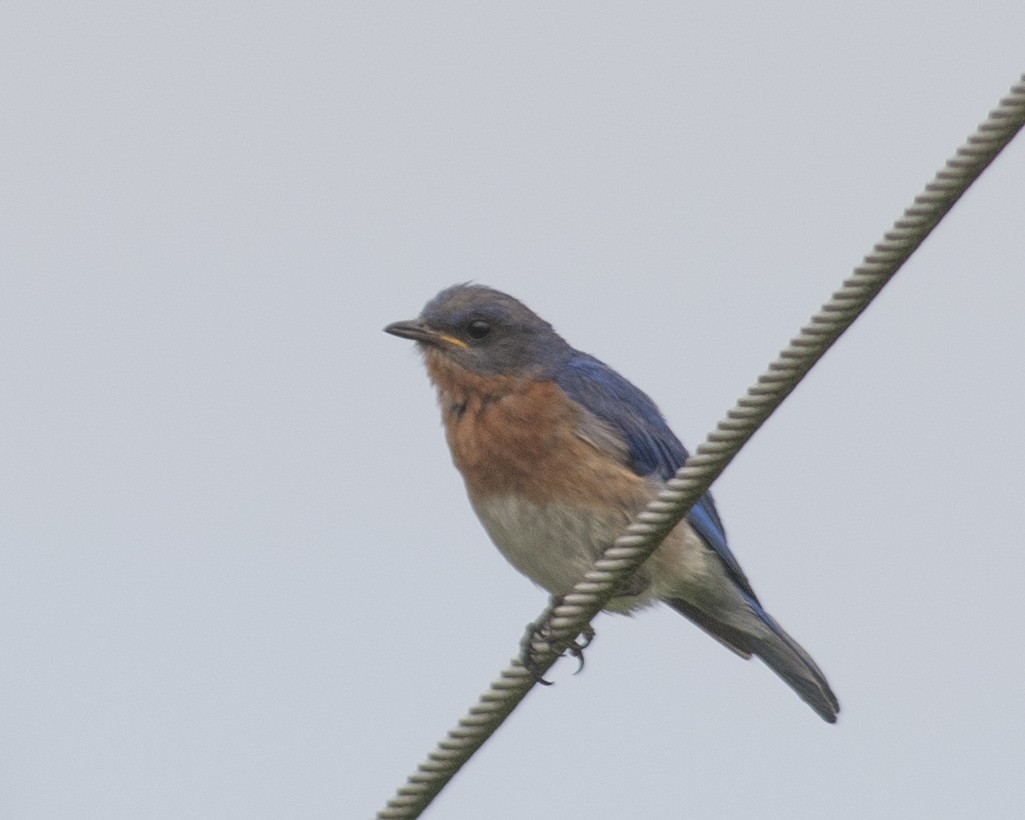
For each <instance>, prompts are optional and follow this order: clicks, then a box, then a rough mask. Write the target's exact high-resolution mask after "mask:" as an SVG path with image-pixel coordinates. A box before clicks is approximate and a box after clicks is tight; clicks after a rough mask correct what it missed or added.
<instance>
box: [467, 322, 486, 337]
mask: <svg viewBox="0 0 1025 820" xmlns="http://www.w3.org/2000/svg"><path fill="white" fill-rule="evenodd" d="M490 332H491V323H490V322H485V321H484V320H483V319H474V320H473V321H472V322H470V324H468V325H467V326H466V335H467V336H469V337H470V338H471V339H483V338H484V337H485V336H487V335H488V334H489V333H490Z"/></svg>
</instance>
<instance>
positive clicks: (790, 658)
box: [666, 595, 840, 723]
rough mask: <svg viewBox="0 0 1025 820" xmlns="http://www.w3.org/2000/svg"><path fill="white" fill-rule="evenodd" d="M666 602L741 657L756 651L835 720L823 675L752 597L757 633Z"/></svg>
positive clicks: (837, 708)
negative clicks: (757, 622) (756, 620)
mask: <svg viewBox="0 0 1025 820" xmlns="http://www.w3.org/2000/svg"><path fill="white" fill-rule="evenodd" d="M746 597H747V596H746V595H745V598H746ZM666 603H668V604H669V605H670V606H671V607H673V609H675V610H676V611H677V612H679V613H680V614H681V615H684V616H685V617H687V618H688V619H690V620H691V621H693V622H694V623H695V624H697V625H698V626H699V627H701V628H702V629H703V630H705V632H707V633H708V634H709V635H711V636H712V637H713V638H715V639H716V640H717V641H719V642H720V643H722V644H723V645H725V646H726V647H727V648H728V649H731V650H733V651H734V652H736V653H737V654H738V655H740V656H741V657H742V658H750V657H751V656H752V655H757V656H758V657H759V658H761V659H762V660H763V661H764V662H765V664H766V666H768V667H769V668H770V669H771V670H772V671H773V672H775V673H776V674H777V675H779V676H780V677H781V678H782V679H783V680H784V681H785V682H786V683H787V685H788V686H790V688H791V689H793V690H794V691H795V692H796V693H797V694H798V696H799V697H800V698H801V700H803V701H804V702H805V703H807V704H808V705H809V706H810V707H811V708H812V709H814V710H815V711H816V712H817V713H818V714H819V716H820V717H821V718H822V719H823V720H825V721H826V722H828V723H836V716H837V713H838V712H839V711H840V703H839V701H837V699H836V695H834V694H833V690H832V689H830V688H829V683H828V682H827V681H826V676H825V675H823V674H822V670H820V669H819V668H818V666H816V665H815V661H813V660H812V659H811V656H810V655H809V654H808V653H807V652H805V651H804V649H803V648H802V647H801V645H800V644H799V643H797V641H795V640H794V639H793V638H791V637H790V636H789V635H788V634H787V633H786V631H784V629H783V627H781V626H780V625H779V624H778V623H776V621H775V620H773V618H772V617H771V616H770V615H769V614H768V613H767V612H766V611H765V610H764V609H762V607H761V606H760V605H759V604H758V603H757V602H756V601H751V600H749V601H748V603H749V605H750V607H751V612H752V614H753V615H754V616H756V617H757V619H758V621H759V624H758V625H759V626H760V627H762V628H760V629H757V630H756V632H757V634H755V633H754V632H748V631H746V630H741V629H738V628H736V627H735V626H732V625H730V624H726V623H724V622H722V621H720V620H718V619H716V618H714V617H712V616H710V615H709V614H708V613H707V612H705V611H703V610H700V609H698V608H696V607H695V606H693V605H692V604H690V603H688V602H686V601H683V600H680V599H673V600H671V601H667V602H666ZM764 627H768V630H766V629H765V628H764Z"/></svg>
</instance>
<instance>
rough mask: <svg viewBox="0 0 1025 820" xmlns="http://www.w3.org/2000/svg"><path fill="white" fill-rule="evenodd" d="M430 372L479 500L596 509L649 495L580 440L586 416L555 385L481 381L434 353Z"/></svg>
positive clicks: (456, 456)
mask: <svg viewBox="0 0 1025 820" xmlns="http://www.w3.org/2000/svg"><path fill="white" fill-rule="evenodd" d="M432 354H433V355H432ZM427 366H428V372H429V373H430V376H431V380H432V381H433V382H434V383H435V385H436V386H437V388H438V398H439V401H440V403H441V409H442V416H443V418H444V422H445V430H446V433H447V437H448V444H449V447H450V449H451V450H452V458H453V461H455V464H456V467H458V468H459V471H460V472H461V473H462V474H463V478H464V479H465V480H466V486H467V490H468V491H469V493H470V495H471V496H473V497H475V498H477V499H484V498H489V497H493V496H508V495H515V496H518V497H519V498H522V499H523V500H526V501H532V502H534V503H538V504H544V503H546V502H548V501H558V502H559V503H579V504H582V505H586V506H590V505H601V504H606V503H609V504H616V505H622V504H623V502H624V500H625V499H628V498H629V499H636V500H637V501H639V502H642V501H643V498H644V497H645V496H646V495H647V494H648V492H649V491H648V490H647V488H646V485H645V482H644V480H643V479H641V478H640V477H639V476H637V475H636V474H634V473H633V471H632V470H630V469H629V468H627V467H625V466H624V465H622V464H621V463H620V462H619V461H618V460H617V459H616V458H614V457H613V456H611V455H609V454H608V453H605V452H602V451H600V450H598V449H597V448H596V447H595V446H594V445H593V444H591V443H589V442H588V441H585V440H584V439H583V438H581V436H579V435H578V434H577V430H578V429H579V428H580V420H581V413H583V412H584V411H583V410H582V409H581V408H580V407H578V406H577V405H575V404H574V403H572V402H571V401H569V400H568V399H567V398H566V397H565V395H564V394H563V393H562V391H561V390H560V389H559V388H558V386H557V385H556V384H555V383H554V382H552V381H534V380H530V379H514V378H512V377H505V376H499V377H490V376H487V377H486V376H481V375H478V374H475V373H471V372H469V371H467V370H465V369H463V368H461V367H458V366H455V365H453V364H452V363H451V362H450V360H449V359H448V358H447V357H446V356H444V355H443V354H441V353H439V352H434V351H430V352H429V353H428V356H427ZM631 506H633V505H631Z"/></svg>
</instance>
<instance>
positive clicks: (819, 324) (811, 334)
mask: <svg viewBox="0 0 1025 820" xmlns="http://www.w3.org/2000/svg"><path fill="white" fill-rule="evenodd" d="M1023 124H1025V75H1022V77H1021V79H1020V80H1019V82H1018V83H1016V84H1015V85H1013V86H1012V87H1011V92H1010V94H1009V95H1008V96H1007V97H1005V98H1003V99H1002V100H1001V101H1000V105H999V106H998V107H997V108H996V109H995V110H993V111H992V112H991V113H990V115H989V117H988V118H987V119H986V121H985V122H983V123H982V125H980V126H979V128H978V129H977V130H976V132H975V133H974V134H972V135H971V136H970V137H969V138H968V140H967V141H966V142H965V144H964V145H962V146H961V147H960V148H958V149H957V153H956V154H955V155H954V157H952V158H951V159H949V160H947V163H946V165H945V166H944V167H943V168H942V169H941V170H940V171H939V172H938V173H937V174H936V177H935V178H934V179H933V181H932V182H930V183H929V184H928V185H926V187H925V190H924V191H923V192H922V193H921V194H919V195H918V196H917V197H915V201H914V203H913V204H912V205H911V206H910V207H909V208H907V209H906V210H905V211H904V215H903V216H902V217H901V218H899V219H898V220H897V221H896V222H895V223H894V225H893V228H892V229H891V230H889V231H887V233H886V234H885V236H884V238H883V240H882V241H881V242H879V243H878V244H877V245H875V246H874V247H873V249H872V252H871V253H869V254H868V255H867V256H866V257H865V260H864V262H863V263H862V264H861V265H859V266H858V267H856V268H855V269H854V272H853V273H852V274H851V276H850V277H848V278H847V279H846V280H845V281H844V283H843V285H842V287H841V288H840V289H839V290H838V291H836V292H835V293H834V294H833V295H832V297H831V298H830V299H829V301H828V302H826V303H825V304H824V305H823V306H822V308H821V309H820V310H819V312H818V313H816V314H815V315H814V316H812V318H811V319H810V320H809V322H808V323H807V324H806V325H805V326H804V327H802V328H801V330H800V333H799V334H798V335H797V337H796V338H794V339H792V340H791V342H790V344H789V345H788V346H787V347H786V348H785V349H784V350H783V351H782V352H781V353H780V354H779V356H778V357H777V359H776V360H775V361H774V362H772V363H771V364H770V365H769V368H768V370H767V371H766V372H765V373H763V374H762V375H761V376H759V378H758V381H757V383H756V384H755V385H754V386H752V387H751V388H749V389H748V391H747V394H746V395H744V396H742V397H741V398H740V399H739V400H738V401H737V404H736V405H735V406H734V407H733V409H732V410H730V411H729V413H728V414H727V416H726V418H725V419H723V420H722V421H720V422H719V424H718V425H717V426H716V429H715V430H714V431H713V432H712V433H710V434H709V436H708V438H707V439H706V440H705V441H704V443H702V444H701V446H700V447H698V449H697V450H696V451H695V452H694V454H693V455H691V457H690V458H688V459H687V462H686V464H684V465H683V467H681V468H680V470H679V471H678V472H677V473H676V476H675V477H674V478H672V479H670V480H669V481H668V482H667V483H666V485H665V487H664V489H663V490H662V491H661V492H660V493H659V494H658V497H657V498H655V499H654V500H653V501H652V502H651V503H650V504H648V506H647V508H646V509H645V510H644V511H643V512H641V513H640V514H639V515H638V516H637V518H636V519H634V521H633V522H631V524H630V526H629V527H628V528H627V531H626V533H625V534H624V535H622V536H621V537H619V538H617V539H616V541H615V543H614V544H613V545H612V546H611V547H610V548H609V549H607V550H605V552H604V553H603V554H602V556H601V558H599V559H598V560H597V561H596V562H595V564H594V567H593V568H592V569H591V570H590V571H589V572H588V573H587V574H586V575H585V576H584V580H583V581H581V582H580V583H579V584H577V585H576V586H575V587H574V588H573V591H572V592H571V593H570V594H569V595H567V596H566V597H565V599H564V600H563V601H562V602H561V603H560V604H558V605H557V606H554V607H549V609H547V610H546V611H545V613H544V614H543V615H542V618H541V619H540V620H539V621H538V623H539V624H544V632H543V634H544V635H545V640H541V639H540V638H538V639H536V640H534V642H533V644H532V648H533V650H534V657H535V658H536V661H537V668H536V671H538V672H540V673H541V674H543V673H544V672H545V671H547V670H548V669H549V668H550V667H551V666H552V664H554V663H555V661H556V660H557V658H558V657H559V652H560V649H561V648H564V647H565V646H567V645H568V644H569V642H571V641H572V640H573V639H574V638H576V637H577V636H578V635H579V634H581V632H582V631H585V630H586V629H587V626H588V624H589V623H590V621H591V619H592V618H594V616H595V615H597V614H598V612H599V611H600V610H601V609H602V607H603V606H604V605H605V603H606V602H607V601H608V600H609V598H611V597H612V594H613V592H614V591H615V590H616V589H617V588H618V587H619V586H620V585H621V584H622V583H623V582H624V581H625V580H626V579H627V578H629V576H630V575H631V574H632V573H633V572H634V571H636V570H637V569H638V568H639V567H640V565H641V564H643V563H644V561H645V560H647V558H648V557H649V556H650V555H651V554H652V553H653V552H654V551H655V550H656V549H657V547H658V545H659V544H661V543H662V540H663V539H664V538H665V537H666V536H667V535H668V534H669V532H670V531H671V530H672V529H673V527H675V526H676V525H677V524H678V523H679V522H680V521H681V520H682V519H683V517H684V516H685V515H686V514H687V513H688V512H689V511H690V508H691V507H692V506H693V505H694V503H695V502H697V500H698V499H699V498H701V496H702V495H704V494H705V493H706V492H707V491H708V488H709V487H710V486H711V484H712V482H713V481H714V480H715V479H716V478H718V477H719V475H720V474H721V473H722V471H723V470H724V469H725V468H726V466H727V465H728V464H729V463H730V461H732V460H733V457H734V456H735V455H736V454H737V453H738V452H739V450H740V448H741V447H742V446H743V445H744V444H745V443H746V442H747V440H748V439H749V438H751V436H752V435H754V433H755V431H756V430H757V429H758V428H759V427H761V425H762V424H763V423H764V422H765V420H766V419H768V417H769V416H770V415H771V414H772V412H773V411H774V410H775V409H776V408H777V407H779V405H780V404H781V403H782V402H783V400H784V399H785V398H786V397H787V396H788V395H789V394H790V393H791V391H793V389H794V388H795V387H797V385H798V383H799V382H800V381H801V379H803V378H804V376H805V374H806V373H807V372H808V371H809V370H810V369H811V368H812V367H813V366H814V365H815V363H816V362H818V360H819V359H820V358H822V355H823V354H824V353H825V352H826V350H828V349H829V347H830V346H831V345H832V344H833V342H835V341H836V340H837V339H838V338H839V337H840V335H841V334H842V333H843V332H844V331H845V330H847V328H848V327H850V326H851V324H852V323H853V322H854V320H855V319H857V318H858V316H859V315H861V313H862V311H864V310H865V308H866V307H868V305H869V303H870V302H871V301H872V299H873V298H875V296H876V294H878V293H879V291H880V290H881V289H882V288H883V286H884V285H885V284H886V283H887V282H888V281H889V280H890V279H891V278H892V277H893V275H894V274H895V273H896V272H897V271H898V270H899V269H900V268H901V266H902V265H903V264H904V262H905V261H907V259H908V257H910V256H911V254H912V253H913V252H914V251H915V250H916V249H917V248H918V246H919V245H921V244H922V242H923V241H924V240H925V238H926V237H927V236H928V235H929V233H930V232H931V231H932V229H933V228H934V227H936V225H937V224H938V223H939V222H940V220H941V219H942V218H943V217H944V216H945V215H946V214H947V212H948V211H949V210H950V209H951V207H953V205H954V203H955V202H957V200H958V199H960V197H961V196H962V194H964V192H965V191H967V190H968V187H969V186H970V185H971V184H972V183H973V182H974V181H975V180H976V179H977V178H978V177H979V175H980V174H981V173H982V172H983V171H984V170H985V169H986V166H988V165H989V164H990V163H991V162H992V161H993V160H994V159H995V158H996V156H997V154H999V153H1000V151H1001V150H1002V149H1003V148H1004V147H1005V146H1006V145H1007V144H1008V143H1009V142H1010V141H1011V139H1012V138H1013V137H1014V135H1015V134H1016V133H1017V132H1018V131H1019V130H1020V129H1021V127H1022V125H1023ZM535 682H536V681H535V679H534V676H533V674H531V673H530V672H528V671H527V670H526V669H525V668H524V667H523V666H522V664H521V663H520V661H519V660H513V661H512V662H511V663H510V665H509V666H508V667H506V668H505V669H503V670H502V672H501V676H500V677H499V679H498V680H496V681H494V682H493V683H492V684H491V687H490V689H488V691H487V692H485V693H484V694H483V695H481V697H480V700H478V702H477V703H476V704H475V705H474V706H472V707H471V708H470V710H469V712H468V713H467V715H466V716H464V717H463V718H462V719H461V720H460V721H459V725H458V726H457V727H456V728H454V729H452V730H451V731H449V733H448V735H447V737H446V738H445V739H443V740H442V741H440V742H439V743H438V746H437V748H436V749H435V750H434V751H432V752H431V753H430V754H429V755H428V758H427V760H425V761H424V762H423V763H421V764H420V766H419V767H418V768H417V770H416V772H414V773H413V774H412V775H410V777H409V779H408V780H407V782H406V784H405V785H403V786H402V787H401V788H399V790H398V792H397V793H396V795H395V796H394V797H393V798H392V799H391V800H389V801H388V804H387V806H386V807H385V808H384V809H382V810H381V811H380V812H378V814H377V818H378V820H405V819H406V818H416V817H419V816H420V814H421V812H423V810H424V809H425V808H427V806H428V805H429V804H430V802H431V801H432V800H433V799H434V798H435V797H436V796H437V795H438V793H439V792H440V791H441V790H442V788H444V786H445V785H446V784H447V783H448V781H449V780H450V779H451V778H452V776H453V775H454V774H455V773H456V772H457V771H458V770H459V769H460V768H461V767H462V765H463V764H464V763H465V762H466V761H467V760H469V759H470V757H471V756H472V755H473V753H474V752H475V751H476V750H477V749H478V748H480V746H481V745H482V744H483V743H484V742H485V741H486V740H487V739H488V738H489V737H490V736H491V735H492V733H494V731H495V730H496V729H497V728H498V727H499V726H500V725H501V724H502V722H503V721H504V720H505V718H506V717H507V716H508V715H509V714H510V713H511V712H512V711H513V709H515V708H516V706H517V705H518V704H519V702H520V701H521V700H523V698H524V697H525V696H526V694H527V692H529V691H530V689H531V688H532V687H533V686H534V684H535Z"/></svg>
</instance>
